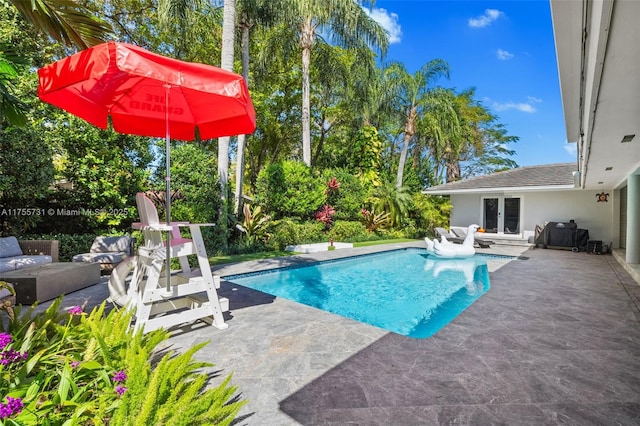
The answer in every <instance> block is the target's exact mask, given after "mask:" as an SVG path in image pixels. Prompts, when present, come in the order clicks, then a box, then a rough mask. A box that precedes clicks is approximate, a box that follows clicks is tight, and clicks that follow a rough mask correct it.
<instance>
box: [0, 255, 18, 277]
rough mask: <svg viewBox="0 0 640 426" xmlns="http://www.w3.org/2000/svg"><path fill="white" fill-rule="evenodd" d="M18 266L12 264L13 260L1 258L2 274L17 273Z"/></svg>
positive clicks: (0, 268) (0, 269) (0, 271)
mask: <svg viewBox="0 0 640 426" xmlns="http://www.w3.org/2000/svg"><path fill="white" fill-rule="evenodd" d="M15 270H16V265H14V264H13V263H12V262H11V258H10V257H8V258H6V259H5V258H0V274H1V273H3V272H9V271H15Z"/></svg>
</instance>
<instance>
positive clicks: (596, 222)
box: [450, 190, 619, 247]
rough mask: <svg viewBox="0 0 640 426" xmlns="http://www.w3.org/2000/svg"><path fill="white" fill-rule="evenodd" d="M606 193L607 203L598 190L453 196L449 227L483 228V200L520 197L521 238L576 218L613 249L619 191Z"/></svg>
mask: <svg viewBox="0 0 640 426" xmlns="http://www.w3.org/2000/svg"><path fill="white" fill-rule="evenodd" d="M603 192H605V193H608V194H609V197H608V200H609V201H608V202H598V201H597V197H596V192H595V191H585V190H567V191H538V192H521V193H510V194H492V193H489V192H487V193H474V194H452V195H451V203H452V210H451V223H450V226H460V227H467V226H468V225H470V224H472V223H477V224H479V225H482V215H483V213H482V199H483V198H484V197H495V196H503V195H504V196H508V197H519V198H520V230H521V234H520V235H521V236H522V237H524V238H529V237H530V236H533V235H534V232H535V228H536V225H544V223H545V222H568V221H569V220H571V219H573V220H575V221H576V223H577V224H578V228H580V229H588V230H589V238H590V239H592V240H602V242H603V244H606V245H609V244H610V243H613V247H617V244H618V239H619V238H618V235H619V228H618V227H616V226H614V225H615V223H616V221H614V220H612V218H614V217H615V216H614V210H615V205H616V203H615V196H616V193H619V191H617V192H615V193H614V191H613V190H604V191H603ZM618 205H619V204H618ZM614 227H615V229H614Z"/></svg>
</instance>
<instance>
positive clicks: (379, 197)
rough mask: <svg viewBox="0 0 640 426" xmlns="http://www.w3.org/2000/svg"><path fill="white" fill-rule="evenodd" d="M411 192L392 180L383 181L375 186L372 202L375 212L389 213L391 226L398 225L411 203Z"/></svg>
mask: <svg viewBox="0 0 640 426" xmlns="http://www.w3.org/2000/svg"><path fill="white" fill-rule="evenodd" d="M411 200H412V197H411V192H410V191H409V188H408V187H406V186H399V187H398V186H396V185H394V184H393V182H385V183H383V184H382V185H380V186H377V187H376V189H375V191H374V195H373V200H372V204H373V207H374V210H375V211H377V212H387V213H389V218H390V222H391V226H394V227H396V226H398V225H400V224H401V223H402V219H403V217H404V216H406V215H407V212H408V211H409V205H410V204H411Z"/></svg>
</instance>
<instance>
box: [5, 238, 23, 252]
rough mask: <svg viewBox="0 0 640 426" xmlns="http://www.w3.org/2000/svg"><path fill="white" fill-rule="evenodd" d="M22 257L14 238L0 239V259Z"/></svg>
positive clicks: (16, 240)
mask: <svg viewBox="0 0 640 426" xmlns="http://www.w3.org/2000/svg"><path fill="white" fill-rule="evenodd" d="M13 256H22V249H21V248H20V244H18V239H17V238H16V237H3V238H0V257H13Z"/></svg>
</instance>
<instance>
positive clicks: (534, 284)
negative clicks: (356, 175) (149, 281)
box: [63, 243, 640, 426]
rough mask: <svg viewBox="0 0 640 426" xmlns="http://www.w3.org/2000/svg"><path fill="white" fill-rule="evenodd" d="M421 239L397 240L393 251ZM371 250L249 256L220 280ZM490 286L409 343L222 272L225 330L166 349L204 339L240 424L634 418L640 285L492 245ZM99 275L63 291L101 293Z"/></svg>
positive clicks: (179, 337)
mask: <svg viewBox="0 0 640 426" xmlns="http://www.w3.org/2000/svg"><path fill="white" fill-rule="evenodd" d="M412 245H413V246H416V245H417V246H419V247H422V244H420V243H416V244H402V245H398V247H407V246H412ZM391 248H395V246H372V247H367V248H360V249H344V250H336V251H331V252H323V253H314V254H309V255H300V256H296V257H294V258H289V259H268V260H263V261H255V262H245V263H242V264H237V265H229V266H225V267H221V268H214V269H216V270H215V272H216V273H218V274H220V275H222V276H225V275H232V274H237V273H242V272H247V271H256V270H260V269H269V268H273V267H278V266H284V265H287V264H290V263H291V262H311V261H314V260H315V259H318V260H324V259H328V258H335V257H341V256H347V255H353V254H361V253H366V252H375V251H379V250H382V249H384V250H388V249H391ZM482 251H483V252H491V253H500V254H522V256H526V257H528V260H514V261H507V260H504V259H492V260H490V261H489V270H490V278H491V289H490V290H489V291H488V292H487V293H486V294H484V295H483V296H482V297H481V298H480V299H479V300H478V301H476V302H475V303H474V304H473V305H472V306H471V307H469V308H468V309H467V310H465V311H464V312H463V313H462V314H460V315H459V316H458V317H457V318H456V319H455V320H454V321H452V322H451V323H450V324H449V325H447V326H446V327H445V328H444V329H442V330H441V331H440V332H438V333H437V334H436V335H434V336H432V337H431V338H428V339H413V338H409V337H404V336H400V335H396V334H393V333H389V332H385V331H384V330H381V329H378V328H375V327H372V326H369V325H366V324H361V323H358V322H356V321H352V320H349V319H346V318H342V317H339V316H337V315H333V314H330V313H326V312H323V311H320V310H318V309H315V308H311V307H308V306H304V305H301V304H298V303H295V302H291V301H288V300H284V299H279V298H274V297H272V296H269V295H266V294H264V293H260V292H257V291H254V290H250V289H246V288H243V287H240V286H235V285H232V284H230V283H228V282H223V286H222V289H221V290H222V293H223V295H225V296H226V297H228V298H229V300H230V312H229V313H228V314H229V315H228V316H227V319H228V324H229V328H228V329H227V330H224V331H220V330H217V329H215V328H213V327H210V326H206V325H204V324H203V323H195V324H193V325H190V326H184V327H183V328H180V329H175V330H173V335H172V337H171V339H170V340H169V342H168V343H169V344H170V345H171V346H172V347H173V348H176V349H180V348H185V347H188V346H190V345H193V344H195V343H198V342H201V341H205V340H209V341H211V343H210V344H209V345H208V346H206V347H205V348H204V349H203V350H201V351H200V352H198V353H197V354H196V355H197V358H198V359H201V360H206V361H208V362H212V363H215V364H216V367H215V370H216V371H217V374H218V376H217V377H216V379H215V380H222V379H223V378H224V377H225V376H227V375H228V374H231V373H233V380H232V383H233V384H235V385H237V386H239V395H240V397H241V398H243V399H246V400H248V401H249V403H248V404H247V405H246V406H245V407H244V409H243V411H242V412H241V415H242V417H241V418H240V419H239V421H238V424H242V425H245V424H246V425H260V426H262V425H278V426H280V425H298V424H302V425H320V424H323V425H324V424H334V425H345V424H350V425H399V426H401V425H448V424H462V425H465V424H467V425H489V424H506V425H547V424H549V425H553V424H570V425H637V424H640V323H639V321H640V311H639V306H640V286H638V285H637V283H636V282H635V281H634V280H633V279H632V278H631V276H630V275H629V274H628V273H627V272H626V271H625V270H624V269H623V268H622V267H621V266H620V265H619V264H618V263H617V262H616V261H615V259H613V257H612V256H610V255H601V256H597V255H588V254H586V253H572V252H570V251H562V250H544V249H527V248H526V247H510V246H493V247H492V248H490V249H485V250H482ZM106 296H107V290H106V284H102V285H97V286H94V287H91V288H88V289H84V290H81V291H78V292H75V293H72V294H70V295H68V296H67V297H66V298H65V301H64V303H63V305H64V306H65V307H68V306H73V305H77V304H83V303H87V306H91V305H93V304H96V303H99V302H101V301H102V300H104V298H106Z"/></svg>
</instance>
